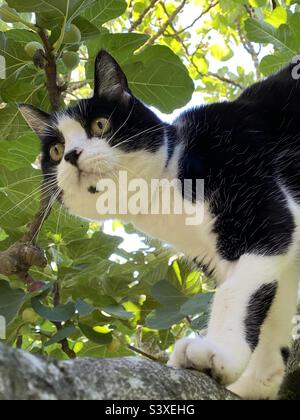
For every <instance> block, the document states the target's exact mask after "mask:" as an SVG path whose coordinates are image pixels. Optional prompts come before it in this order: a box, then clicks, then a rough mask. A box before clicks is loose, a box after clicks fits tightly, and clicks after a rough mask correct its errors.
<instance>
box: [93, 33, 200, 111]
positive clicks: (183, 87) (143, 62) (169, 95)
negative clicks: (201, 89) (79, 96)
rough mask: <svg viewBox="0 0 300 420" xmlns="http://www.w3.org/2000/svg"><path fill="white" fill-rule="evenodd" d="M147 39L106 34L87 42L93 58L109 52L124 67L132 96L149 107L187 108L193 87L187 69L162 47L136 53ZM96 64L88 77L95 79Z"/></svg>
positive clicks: (175, 56)
mask: <svg viewBox="0 0 300 420" xmlns="http://www.w3.org/2000/svg"><path fill="white" fill-rule="evenodd" d="M147 39H148V37H147V36H145V35H139V34H107V35H102V36H100V37H99V39H97V40H92V41H90V42H88V48H89V54H90V57H94V56H95V55H96V53H97V52H98V51H99V50H100V49H105V50H107V51H108V52H110V53H111V54H112V55H113V56H114V58H115V59H116V60H117V61H118V62H119V63H120V65H121V66H122V68H123V70H124V72H125V74H126V76H127V78H128V82H129V85H130V88H131V89H132V91H133V93H134V94H135V95H136V96H137V97H138V98H139V99H141V100H142V101H144V102H145V103H147V104H148V105H152V106H155V107H157V108H159V109H160V110H161V111H162V112H166V113H171V112H173V111H174V110H175V109H176V108H180V107H182V106H184V105H186V104H187V103H188V102H189V101H190V99H191V97H192V94H193V92H194V84H193V81H192V80H191V78H190V76H189V74H188V72H187V69H186V67H185V66H184V65H183V64H182V62H181V60H180V58H179V57H178V56H177V55H176V54H174V53H173V51H172V50H171V49H170V48H168V47H166V46H162V45H155V46H151V47H148V48H147V49H146V50H145V51H143V52H141V53H137V54H134V52H135V51H137V50H138V49H139V48H140V47H141V46H142V45H143V44H144V43H145V42H146V41H147ZM93 67H94V64H93V62H92V63H91V64H90V65H89V68H88V78H89V79H90V81H92V80H93V72H94V69H93Z"/></svg>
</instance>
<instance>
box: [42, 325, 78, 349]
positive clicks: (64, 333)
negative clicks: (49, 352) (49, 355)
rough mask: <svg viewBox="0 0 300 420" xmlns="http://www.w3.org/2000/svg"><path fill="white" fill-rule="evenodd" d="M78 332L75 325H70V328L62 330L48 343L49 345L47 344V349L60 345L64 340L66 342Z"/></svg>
mask: <svg viewBox="0 0 300 420" xmlns="http://www.w3.org/2000/svg"><path fill="white" fill-rule="evenodd" d="M76 331H77V329H76V327H75V326H74V325H70V326H67V327H64V328H62V329H61V330H59V331H58V332H57V333H56V334H55V335H54V336H53V337H52V338H51V339H50V340H49V341H47V343H46V344H45V347H49V346H52V345H53V344H56V343H60V342H61V341H62V340H65V339H66V338H68V337H70V336H71V335H73V334H74V333H75V332H76Z"/></svg>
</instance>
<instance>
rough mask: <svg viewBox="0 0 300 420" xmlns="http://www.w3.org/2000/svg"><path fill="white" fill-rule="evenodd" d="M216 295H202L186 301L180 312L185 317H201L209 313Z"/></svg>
mask: <svg viewBox="0 0 300 420" xmlns="http://www.w3.org/2000/svg"><path fill="white" fill-rule="evenodd" d="M213 297H214V293H200V294H198V295H195V296H193V297H192V298H191V299H189V300H188V301H186V302H185V303H184V304H183V305H182V307H181V309H180V311H181V313H182V314H183V315H185V316H187V315H199V314H201V313H205V312H208V310H209V307H210V305H211V303H212V301H213Z"/></svg>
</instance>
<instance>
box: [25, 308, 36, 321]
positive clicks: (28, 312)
mask: <svg viewBox="0 0 300 420" xmlns="http://www.w3.org/2000/svg"><path fill="white" fill-rule="evenodd" d="M22 319H23V321H25V322H29V323H30V324H35V323H36V322H37V320H38V319H39V316H38V314H37V313H36V312H35V311H34V310H33V309H31V308H28V309H25V310H24V311H23V313H22Z"/></svg>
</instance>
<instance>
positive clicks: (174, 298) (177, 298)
mask: <svg viewBox="0 0 300 420" xmlns="http://www.w3.org/2000/svg"><path fill="white" fill-rule="evenodd" d="M151 295H152V296H153V297H154V298H155V299H156V300H157V301H158V302H159V303H160V304H161V305H166V306H167V305H168V306H173V307H175V306H177V307H180V306H181V305H183V304H184V303H185V302H186V300H187V299H188V298H187V297H186V296H184V295H183V294H182V293H181V292H180V290H178V289H176V288H175V287H174V286H173V285H172V284H171V283H169V282H167V281H165V280H163V281H160V282H158V283H157V284H155V286H153V288H152V290H151Z"/></svg>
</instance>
